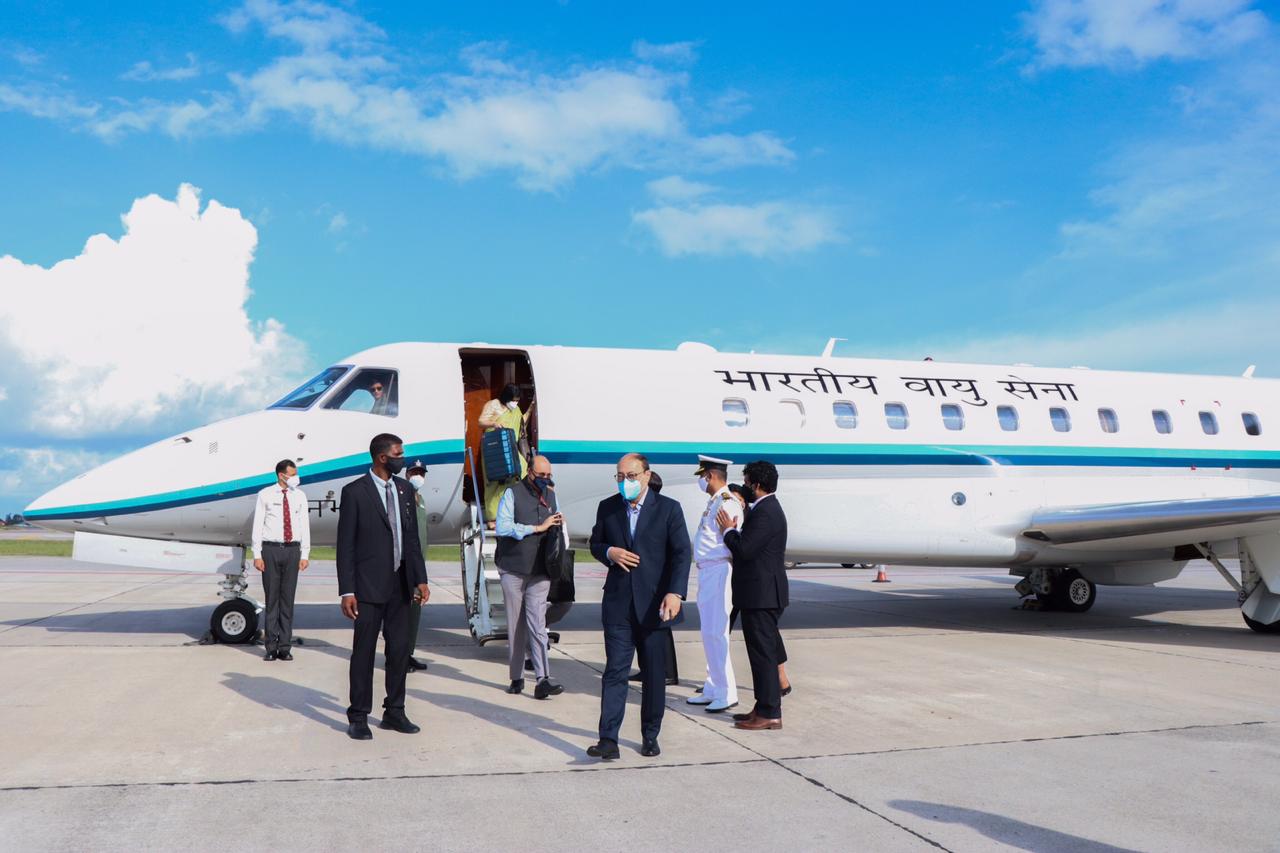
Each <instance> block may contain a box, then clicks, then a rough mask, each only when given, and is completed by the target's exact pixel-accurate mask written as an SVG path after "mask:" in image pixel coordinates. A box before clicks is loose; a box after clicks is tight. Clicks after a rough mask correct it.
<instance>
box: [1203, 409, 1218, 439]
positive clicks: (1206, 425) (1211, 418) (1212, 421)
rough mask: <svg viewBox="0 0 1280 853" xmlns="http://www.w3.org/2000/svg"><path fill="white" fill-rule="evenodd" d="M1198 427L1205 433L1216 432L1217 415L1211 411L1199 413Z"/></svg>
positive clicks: (1213, 433) (1211, 433) (1214, 433)
mask: <svg viewBox="0 0 1280 853" xmlns="http://www.w3.org/2000/svg"><path fill="white" fill-rule="evenodd" d="M1200 429H1202V430H1204V434H1205V435H1217V434H1218V416H1217V415H1215V414H1214V413H1213V412H1201V413H1200Z"/></svg>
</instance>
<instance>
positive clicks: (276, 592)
mask: <svg viewBox="0 0 1280 853" xmlns="http://www.w3.org/2000/svg"><path fill="white" fill-rule="evenodd" d="M301 555H302V549H301V548H300V547H299V546H298V545H297V544H296V543H295V544H292V545H282V544H280V543H277V542H263V543H262V554H261V555H260V556H261V557H262V562H263V563H265V564H266V567H265V569H264V570H263V572H262V593H263V595H264V596H265V597H266V599H267V612H266V614H265V615H266V623H265V624H264V625H263V626H262V635H263V645H264V646H265V647H266V649H267V651H269V652H287V651H289V648H290V647H291V646H292V645H293V600H294V596H295V595H296V593H297V592H298V561H299V558H300V557H301Z"/></svg>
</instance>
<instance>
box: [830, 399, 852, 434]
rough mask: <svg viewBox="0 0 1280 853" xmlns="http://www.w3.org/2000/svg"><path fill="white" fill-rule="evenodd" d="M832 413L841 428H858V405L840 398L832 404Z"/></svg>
mask: <svg viewBox="0 0 1280 853" xmlns="http://www.w3.org/2000/svg"><path fill="white" fill-rule="evenodd" d="M831 414H832V415H833V416H834V417H835V419H836V426H838V427H839V428H840V429H857V428H858V407H857V406H855V405H854V404H853V403H850V402H848V401H847V400H839V401H837V402H835V403H832V404H831Z"/></svg>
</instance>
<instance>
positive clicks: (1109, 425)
mask: <svg viewBox="0 0 1280 853" xmlns="http://www.w3.org/2000/svg"><path fill="white" fill-rule="evenodd" d="M781 402H782V404H783V405H784V406H787V407H790V408H792V409H794V410H795V411H796V412H797V413H798V414H799V417H800V425H801V426H804V423H805V415H804V404H803V403H801V402H800V401H799V400H783V401H781ZM722 411H723V412H724V422H725V425H726V426H731V427H744V426H746V425H747V424H748V423H750V421H751V412H750V408H749V407H748V406H747V401H746V400H743V399H740V398H729V399H726V400H725V401H724V404H723V406H722ZM940 413H941V415H942V425H943V426H944V427H946V428H947V429H949V430H953V431H959V430H962V429H964V427H965V410H964V408H963V407H962V406H960V405H958V404H956V403H943V404H942V406H941V409H940ZM831 415H832V417H833V418H834V420H835V424H836V426H837V427H839V428H840V429H857V428H858V407H857V406H856V405H854V404H853V403H851V402H849V401H848V400H838V401H836V402H834V403H832V404H831ZM1199 417H1200V429H1201V431H1203V432H1204V434H1205V435H1217V434H1218V416H1217V415H1215V414H1214V413H1213V412H1210V411H1201V412H1200V413H1199ZM884 419H885V424H886V425H887V426H888V427H889V429H907V428H908V427H909V426H910V425H911V417H910V414H909V413H908V412H907V406H906V404H905V403H885V404H884ZM996 420H997V421H998V422H999V423H1000V428H1001V429H1002V430H1004V431H1005V432H1017V430H1018V429H1019V428H1020V427H1021V425H1022V422H1021V419H1020V417H1019V414H1018V409H1017V407H1015V406H996ZM1240 420H1241V422H1242V423H1243V425H1244V431H1245V432H1246V433H1247V434H1249V435H1262V421H1261V420H1260V419H1259V418H1258V416H1257V415H1256V414H1254V413H1253V412H1242V413H1241V414H1240ZM1049 424H1050V425H1051V426H1052V427H1053V429H1054V431H1055V432H1071V428H1072V423H1071V412H1069V411H1067V410H1066V409H1065V408H1062V407H1061V406H1053V407H1051V408H1050V409H1049ZM1151 424H1152V426H1154V427H1155V431H1156V432H1157V433H1159V434H1161V435H1168V434H1169V433H1171V432H1173V418H1171V417H1170V416H1169V412H1168V411H1166V410H1164V409H1152V410H1151ZM1098 426H1099V427H1101V429H1102V431H1103V432H1106V433H1116V432H1119V431H1120V416H1119V415H1117V414H1116V410H1115V409H1108V408H1101V409H1098Z"/></svg>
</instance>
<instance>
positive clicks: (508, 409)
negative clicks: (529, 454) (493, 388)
mask: <svg viewBox="0 0 1280 853" xmlns="http://www.w3.org/2000/svg"><path fill="white" fill-rule="evenodd" d="M532 413H533V406H530V407H529V411H527V412H524V413H521V411H520V386H519V385H516V384H515V383H510V384H508V385H507V386H506V387H505V388H503V389H502V391H501V393H499V394H498V399H496V400H490V401H489V402H487V403H485V404H484V408H483V409H481V410H480V417H479V421H480V426H481V427H482V428H483V429H484V431H485V432H488V431H489V430H492V429H504V428H505V429H509V430H511V431H512V432H514V433H515V434H516V441H517V443H519V444H520V446H521V453H520V477H518V478H515V479H523V478H524V476H525V474H527V473H529V460H528V459H527V458H526V454H525V453H524V448H525V447H526V446H527V443H526V442H522V441H521V439H522V438H523V437H524V430H525V425H526V424H528V422H529V415H531V414H532ZM480 461H481V464H483V463H484V460H483V459H481V460H480ZM509 485H511V484H510V483H504V482H502V481H496V482H495V481H494V480H492V479H490V478H489V472H488V471H486V472H485V474H484V517H485V519H486V520H487V521H488V522H489V526H490V527H493V524H494V520H495V519H496V518H497V517H498V502H499V501H500V500H502V493H503V492H505V491H506V490H507V487H508V486H509Z"/></svg>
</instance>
